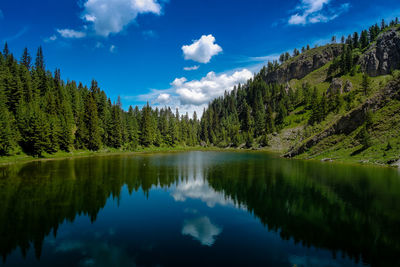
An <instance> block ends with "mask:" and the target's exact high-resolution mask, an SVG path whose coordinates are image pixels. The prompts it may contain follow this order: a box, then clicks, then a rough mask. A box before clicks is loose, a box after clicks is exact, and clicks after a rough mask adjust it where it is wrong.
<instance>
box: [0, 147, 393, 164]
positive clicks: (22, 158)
mask: <svg viewBox="0 0 400 267" xmlns="http://www.w3.org/2000/svg"><path fill="white" fill-rule="evenodd" d="M185 151H232V152H243V151H249V152H250V151H252V152H264V153H270V154H275V155H276V156H277V157H280V156H282V155H283V152H281V151H278V150H276V149H270V148H259V149H255V148H253V149H244V148H241V149H239V148H220V147H203V146H195V147H186V146H177V147H149V148H141V149H138V150H135V151H130V150H119V149H110V148H106V149H102V150H99V151H88V150H75V151H71V152H56V153H54V154H48V153H45V154H44V155H43V156H42V157H33V156H30V155H27V154H20V155H13V156H2V157H0V166H5V165H11V164H18V163H29V162H35V161H52V160H63V159H72V158H84V157H101V156H117V155H135V154H154V153H168V152H170V153H175V152H185ZM290 160H306V161H314V162H324V163H327V164H335V163H336V164H337V163H339V164H349V165H358V166H375V167H389V168H398V166H393V165H389V164H384V163H382V162H379V161H374V160H369V159H364V160H360V159H356V158H354V159H352V158H350V159H349V158H324V159H319V158H292V159H290Z"/></svg>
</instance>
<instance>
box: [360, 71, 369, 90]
mask: <svg viewBox="0 0 400 267" xmlns="http://www.w3.org/2000/svg"><path fill="white" fill-rule="evenodd" d="M361 88H362V90H363V93H364V95H368V94H369V91H370V81H369V77H368V74H366V73H364V74H363V76H362V82H361Z"/></svg>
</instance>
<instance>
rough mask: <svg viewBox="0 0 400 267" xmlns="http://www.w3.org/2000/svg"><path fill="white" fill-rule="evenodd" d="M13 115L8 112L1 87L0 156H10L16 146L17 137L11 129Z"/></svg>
mask: <svg viewBox="0 0 400 267" xmlns="http://www.w3.org/2000/svg"><path fill="white" fill-rule="evenodd" d="M11 122H12V119H11V114H10V113H9V112H8V109H7V105H6V97H5V95H4V88H1V87H0V156H4V155H8V154H9V152H10V150H11V149H12V147H13V146H14V141H15V140H14V139H15V136H14V134H13V131H12V128H11Z"/></svg>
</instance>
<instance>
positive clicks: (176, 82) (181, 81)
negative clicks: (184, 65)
mask: <svg viewBox="0 0 400 267" xmlns="http://www.w3.org/2000/svg"><path fill="white" fill-rule="evenodd" d="M186 81H187V79H186V78H185V77H182V78H176V79H175V80H174V81H173V82H172V83H171V85H172V86H174V87H180V86H182V85H183V84H184V83H185V82H186Z"/></svg>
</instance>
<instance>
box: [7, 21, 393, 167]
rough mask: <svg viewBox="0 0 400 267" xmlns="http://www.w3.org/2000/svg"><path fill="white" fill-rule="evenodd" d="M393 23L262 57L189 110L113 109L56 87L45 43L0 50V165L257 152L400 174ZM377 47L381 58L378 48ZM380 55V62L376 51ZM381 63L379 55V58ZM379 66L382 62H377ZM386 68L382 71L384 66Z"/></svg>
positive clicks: (78, 91)
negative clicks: (18, 52)
mask: <svg viewBox="0 0 400 267" xmlns="http://www.w3.org/2000/svg"><path fill="white" fill-rule="evenodd" d="M398 44H400V23H399V20H398V19H397V18H396V19H395V20H393V21H391V22H390V23H389V24H386V22H385V21H384V20H382V22H381V24H380V26H379V25H378V24H375V25H372V26H371V27H369V28H368V29H364V30H363V31H362V32H361V33H360V34H359V33H358V32H354V34H353V35H348V36H347V38H346V37H345V36H342V38H340V42H339V41H337V40H336V36H333V37H332V41H331V43H328V44H326V45H323V46H316V47H314V48H311V47H310V46H309V45H307V46H306V47H303V48H302V49H300V50H298V49H295V50H294V51H293V53H292V54H290V53H289V52H286V53H283V54H281V56H280V57H279V61H278V60H274V61H272V62H268V63H267V64H266V66H264V67H263V68H262V69H261V70H260V71H259V73H256V74H255V75H254V77H253V78H251V79H249V80H248V81H247V82H246V83H244V84H238V85H236V86H234V87H233V88H227V91H226V92H225V94H224V95H223V96H221V97H218V98H216V99H214V100H212V101H211V102H210V103H209V105H208V106H207V108H205V109H204V111H203V113H202V114H201V117H198V115H197V114H196V112H194V113H193V115H191V116H189V114H188V113H185V114H180V113H179V110H178V109H175V110H173V109H171V107H168V106H165V107H163V108H159V107H153V106H151V105H150V104H149V102H147V104H146V105H144V106H143V107H142V108H139V107H138V106H135V107H133V106H129V107H127V108H126V107H125V108H123V107H122V102H121V99H120V97H118V100H117V101H114V102H112V101H111V99H110V98H109V97H108V96H107V95H106V93H105V91H104V90H102V89H100V87H99V85H98V83H97V81H95V80H93V81H92V82H91V84H90V86H89V87H88V86H86V85H83V84H82V83H80V82H76V81H74V80H68V81H64V80H62V79H61V72H60V70H59V69H56V70H55V71H54V72H51V71H49V70H47V69H46V66H45V60H44V55H43V51H42V48H41V47H39V49H38V50H37V53H36V58H35V60H33V59H32V57H31V55H30V53H29V51H28V49H27V48H25V49H24V51H23V54H22V56H21V58H20V60H18V59H16V57H14V55H13V54H12V53H11V52H10V50H9V48H8V45H7V43H6V44H5V46H4V49H3V51H2V52H0V164H7V163H13V162H28V161H35V160H50V159H58V158H71V157H82V156H91V155H103V154H106V155H112V154H121V153H124V154H125V153H141V152H147V153H155V152H168V151H189V150H222V151H227V150H232V151H244V150H260V151H265V152H272V153H279V155H280V156H281V155H284V156H285V157H287V158H294V159H303V160H316V161H324V162H331V161H335V162H344V163H351V164H353V163H356V164H364V165H365V164H368V165H380V166H391V165H393V166H398V167H400V135H399V132H400V113H399V112H398V111H399V110H400V70H399V69H400V53H399V51H400V47H399V46H398ZM382 51H383V52H382ZM385 55H389V56H385ZM378 59H379V60H378ZM383 63H384V64H383ZM382 66H383V67H382Z"/></svg>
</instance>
